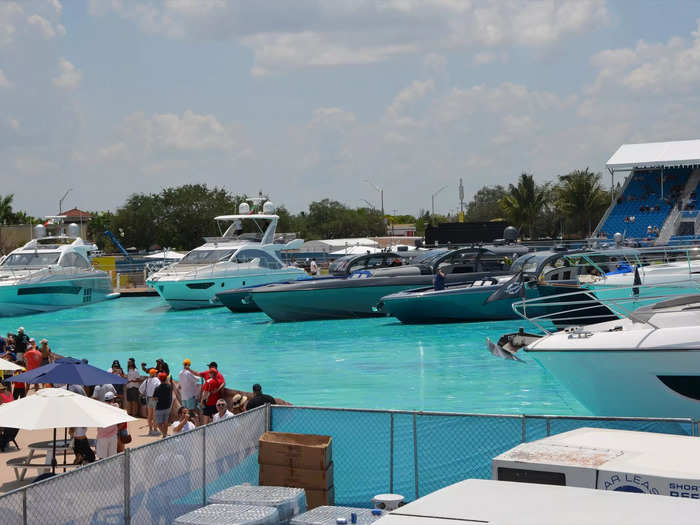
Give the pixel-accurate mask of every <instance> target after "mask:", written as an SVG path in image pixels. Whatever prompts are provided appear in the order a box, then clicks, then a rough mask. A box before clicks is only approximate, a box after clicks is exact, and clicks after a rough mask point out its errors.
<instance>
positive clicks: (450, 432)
mask: <svg viewBox="0 0 700 525" xmlns="http://www.w3.org/2000/svg"><path fill="white" fill-rule="evenodd" d="M581 427H597V428H610V429H619V430H638V431H645V432H659V433H666V434H677V435H688V436H694V435H697V433H696V432H695V422H694V421H693V420H691V419H637V418H603V417H568V416H521V415H484V414H445V413H436V412H406V411H379V410H353V409H326V408H315V407H295V406H273V407H271V428H272V430H274V431H279V432H300V433H309V434H323V435H330V436H332V437H333V463H334V468H333V474H334V478H335V479H334V485H335V503H336V505H347V506H359V507H364V506H367V505H368V504H369V502H370V501H371V499H372V497H374V496H375V495H376V494H380V493H385V492H391V493H398V494H402V495H403V496H404V497H405V498H406V500H407V501H410V500H413V499H416V498H419V497H421V496H424V495H426V494H429V493H431V492H434V491H436V490H438V489H441V488H443V487H446V486H448V485H451V484H453V483H456V482H458V481H462V480H464V479H467V478H484V479H490V478H491V460H492V459H493V458H494V457H495V456H497V455H499V454H501V453H503V452H506V451H507V450H510V449H511V448H513V447H515V446H516V445H518V444H520V443H523V442H525V441H534V440H536V439H541V438H544V437H546V436H549V435H552V434H559V433H561V432H566V431H568V430H573V429H576V428H581Z"/></svg>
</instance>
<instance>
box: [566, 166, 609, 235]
mask: <svg viewBox="0 0 700 525" xmlns="http://www.w3.org/2000/svg"><path fill="white" fill-rule="evenodd" d="M600 180H601V175H600V173H593V172H592V171H590V170H589V169H588V168H586V169H585V170H575V171H572V172H571V173H568V174H566V175H560V176H559V184H558V185H557V186H556V188H555V191H554V198H555V202H556V206H557V207H558V208H559V209H560V210H561V213H562V215H563V217H564V218H565V219H566V220H567V222H568V224H569V225H570V226H571V228H572V232H573V233H576V234H578V235H580V236H584V237H587V236H590V234H591V231H592V229H593V226H594V225H595V224H597V223H598V220H599V219H600V217H601V216H602V215H603V213H604V212H605V209H606V208H607V207H608V204H609V202H610V194H609V193H608V192H607V191H605V190H604V189H603V187H602V186H601V183H600Z"/></svg>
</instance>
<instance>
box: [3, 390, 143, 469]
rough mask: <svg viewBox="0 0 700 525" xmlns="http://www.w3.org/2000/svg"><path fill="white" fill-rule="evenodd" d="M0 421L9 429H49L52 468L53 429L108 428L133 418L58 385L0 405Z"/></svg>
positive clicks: (120, 410)
mask: <svg viewBox="0 0 700 525" xmlns="http://www.w3.org/2000/svg"><path fill="white" fill-rule="evenodd" d="M0 421H2V422H3V426H5V427H9V428H21V429H24V430H41V429H45V428H52V429H53V444H54V448H53V460H52V461H51V466H52V469H53V471H54V472H55V471H56V429H57V428H63V427H99V428H103V427H108V426H110V425H116V424H118V423H126V422H128V421H136V419H135V418H133V417H131V416H130V415H129V414H127V413H126V412H125V411H124V410H122V409H121V408H119V407H116V406H113V405H109V404H107V403H103V402H101V401H97V400H95V399H91V398H89V397H85V396H82V395H80V394H76V393H75V392H71V391H70V390H64V389H62V388H44V389H42V390H39V391H38V392H37V393H36V394H34V395H31V396H27V397H23V398H21V399H18V400H16V401H12V402H11V403H3V404H2V405H0Z"/></svg>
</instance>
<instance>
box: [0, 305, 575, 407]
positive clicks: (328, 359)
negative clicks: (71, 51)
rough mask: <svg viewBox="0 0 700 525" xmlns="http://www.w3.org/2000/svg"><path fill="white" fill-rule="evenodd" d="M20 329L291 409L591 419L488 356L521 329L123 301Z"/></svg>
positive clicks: (527, 374)
mask: <svg viewBox="0 0 700 525" xmlns="http://www.w3.org/2000/svg"><path fill="white" fill-rule="evenodd" d="M2 321H3V323H2V325H0V329H1V330H2V331H3V332H7V331H14V330H16V328H17V327H18V326H24V327H25V330H26V332H27V333H28V334H29V335H30V337H35V338H36V339H37V340H39V339H40V338H42V337H46V338H47V339H48V340H49V344H50V346H51V348H52V349H53V350H54V351H55V352H58V353H60V354H62V355H69V356H73V357H79V358H86V359H88V360H89V361H90V363H91V364H94V365H96V366H99V367H102V368H108V367H109V366H110V365H111V363H112V360H114V359H119V360H120V362H121V364H122V366H124V367H126V361H127V358H128V357H131V356H133V357H135V358H136V362H137V363H141V362H142V361H145V362H147V363H149V364H151V363H153V362H154V361H155V359H156V358H158V357H163V358H164V359H165V360H166V362H168V364H169V365H170V369H171V371H172V372H174V373H176V372H177V371H179V370H180V368H181V363H182V359H184V358H185V357H189V358H190V359H192V363H193V367H194V368H195V369H197V370H203V369H205V368H206V363H208V362H209V361H211V360H214V361H217V363H218V364H219V370H221V371H222V373H223V374H224V376H225V378H226V384H227V386H229V387H231V388H239V389H244V390H250V388H251V386H252V384H253V383H256V382H258V383H261V384H262V386H263V390H264V391H265V392H266V393H269V394H272V395H274V396H277V397H281V398H283V399H285V400H287V401H289V402H291V403H294V404H297V405H314V406H335V407H355V408H384V409H406V410H436V411H451V412H478V413H494V414H500V413H517V414H519V413H529V414H542V413H546V414H576V415H582V414H584V415H585V414H588V412H587V411H586V409H585V408H583V406H581V405H580V404H579V403H578V402H577V401H576V400H575V399H574V398H573V397H572V396H571V394H569V393H568V392H567V391H566V390H565V389H564V388H563V387H562V386H560V385H559V383H558V382H557V381H556V380H555V379H554V378H553V377H552V376H551V375H549V373H547V372H546V371H545V370H544V369H542V368H541V367H540V366H539V365H537V364H536V363H535V362H534V361H531V360H528V362H527V363H525V364H521V363H516V362H512V361H503V360H500V359H498V358H495V357H493V356H492V355H491V354H489V353H488V351H487V350H486V347H485V338H486V337H487V336H488V337H491V338H492V339H497V338H498V337H499V336H500V335H501V334H502V333H504V332H507V331H513V330H516V329H517V328H518V327H519V326H522V325H523V322H522V321H520V322H488V323H469V324H466V323H465V324H445V325H402V324H400V323H399V322H397V321H396V320H394V319H393V318H374V319H349V320H342V321H311V322H304V323H273V322H271V321H270V320H269V319H268V317H267V316H265V314H263V313H248V314H235V315H234V314H232V313H231V312H230V311H229V310H228V309H226V308H209V309H203V310H189V311H172V310H170V309H169V308H168V307H167V306H166V305H165V304H164V303H163V302H162V300H161V299H160V298H157V297H143V298H122V299H118V300H113V301H107V302H103V303H99V304H95V305H90V306H85V307H80V308H73V309H68V310H62V311H59V312H52V313H46V314H38V315H32V316H26V317H15V318H5V319H3V320H2Z"/></svg>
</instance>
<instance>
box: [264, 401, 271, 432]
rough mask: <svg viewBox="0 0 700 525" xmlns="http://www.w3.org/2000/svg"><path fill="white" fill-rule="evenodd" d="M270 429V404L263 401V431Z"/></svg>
mask: <svg viewBox="0 0 700 525" xmlns="http://www.w3.org/2000/svg"><path fill="white" fill-rule="evenodd" d="M270 430H272V405H270V403H265V432H269V431H270Z"/></svg>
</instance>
